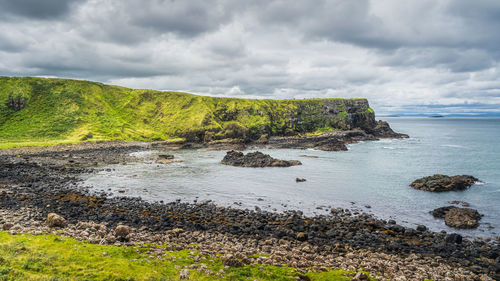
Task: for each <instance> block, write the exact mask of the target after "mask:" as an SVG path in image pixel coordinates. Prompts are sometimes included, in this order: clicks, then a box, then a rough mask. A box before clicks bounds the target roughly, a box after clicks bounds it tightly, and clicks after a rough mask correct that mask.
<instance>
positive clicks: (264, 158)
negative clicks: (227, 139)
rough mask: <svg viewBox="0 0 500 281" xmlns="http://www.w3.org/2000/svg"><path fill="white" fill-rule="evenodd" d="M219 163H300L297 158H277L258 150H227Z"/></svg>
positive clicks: (239, 164) (255, 164)
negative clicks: (244, 151)
mask: <svg viewBox="0 0 500 281" xmlns="http://www.w3.org/2000/svg"><path fill="white" fill-rule="evenodd" d="M221 163H222V164H225V165H231V166H240V167H290V166H296V165H302V163H301V162H300V161H297V160H279V159H275V158H272V157H271V156H269V155H268V154H264V153H262V152H259V151H256V152H250V153H247V154H243V152H239V151H234V150H231V151H228V152H227V153H226V156H224V159H222V161H221Z"/></svg>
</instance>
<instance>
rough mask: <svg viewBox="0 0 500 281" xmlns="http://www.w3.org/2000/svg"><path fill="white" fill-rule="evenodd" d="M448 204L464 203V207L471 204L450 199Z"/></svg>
mask: <svg viewBox="0 0 500 281" xmlns="http://www.w3.org/2000/svg"><path fill="white" fill-rule="evenodd" d="M448 204H453V205H462V206H463V207H470V204H469V203H467V202H464V201H449V202H448Z"/></svg>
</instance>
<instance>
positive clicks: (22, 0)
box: [0, 0, 82, 20]
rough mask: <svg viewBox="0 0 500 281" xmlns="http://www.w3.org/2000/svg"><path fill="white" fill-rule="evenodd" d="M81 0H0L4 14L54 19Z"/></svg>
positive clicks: (0, 13)
mask: <svg viewBox="0 0 500 281" xmlns="http://www.w3.org/2000/svg"><path fill="white" fill-rule="evenodd" d="M77 2H82V1H81V0H0V11H1V12H0V17H1V16H2V14H3V15H4V16H5V15H13V16H20V17H25V18H30V19H42V20H46V19H54V18H60V17H63V16H65V15H67V14H68V13H70V11H71V8H72V6H73V5H74V4H76V3H77Z"/></svg>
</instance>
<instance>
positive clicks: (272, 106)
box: [0, 77, 375, 147]
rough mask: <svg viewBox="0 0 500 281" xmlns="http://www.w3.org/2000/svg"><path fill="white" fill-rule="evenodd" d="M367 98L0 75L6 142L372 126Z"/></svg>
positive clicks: (254, 135) (202, 137) (201, 137)
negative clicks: (247, 94)
mask: <svg viewBox="0 0 500 281" xmlns="http://www.w3.org/2000/svg"><path fill="white" fill-rule="evenodd" d="M374 123H375V120H374V113H373V110H372V109H371V108H370V107H369V105H368V102H367V100H366V99H308V100H306V99H304V100H257V99H236V98H215V97H207V96H197V95H192V94H187V93H180V92H164V91H154V90H134V89H129V88H124V87H118V86H111V85H104V84H102V83H96V82H89V81H80V80H68V79H46V78H33V77H0V146H3V147H7V146H12V145H14V144H16V145H17V144H21V145H23V144H24V145H30V144H31V145H36V144H37V143H43V144H47V143H61V142H78V141H85V140H144V141H147V140H164V139H172V138H185V139H188V140H190V141H200V142H202V141H211V140H216V139H224V138H241V139H244V140H251V139H258V138H259V137H261V136H262V135H267V136H270V135H293V134H297V133H309V132H316V131H321V130H332V129H341V130H343V129H349V128H353V127H361V128H369V127H372V126H373V125H374Z"/></svg>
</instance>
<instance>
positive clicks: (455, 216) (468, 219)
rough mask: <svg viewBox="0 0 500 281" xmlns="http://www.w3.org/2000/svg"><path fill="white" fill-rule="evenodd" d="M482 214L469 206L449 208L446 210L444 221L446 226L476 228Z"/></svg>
mask: <svg viewBox="0 0 500 281" xmlns="http://www.w3.org/2000/svg"><path fill="white" fill-rule="evenodd" d="M482 216H483V215H482V214H480V213H479V212H478V211H476V210H474V209H469V208H458V207H456V208H451V209H450V210H449V211H448V212H446V214H445V216H444V221H445V223H446V225H447V226H450V227H455V228H476V227H478V226H479V220H480V219H481V217H482Z"/></svg>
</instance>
